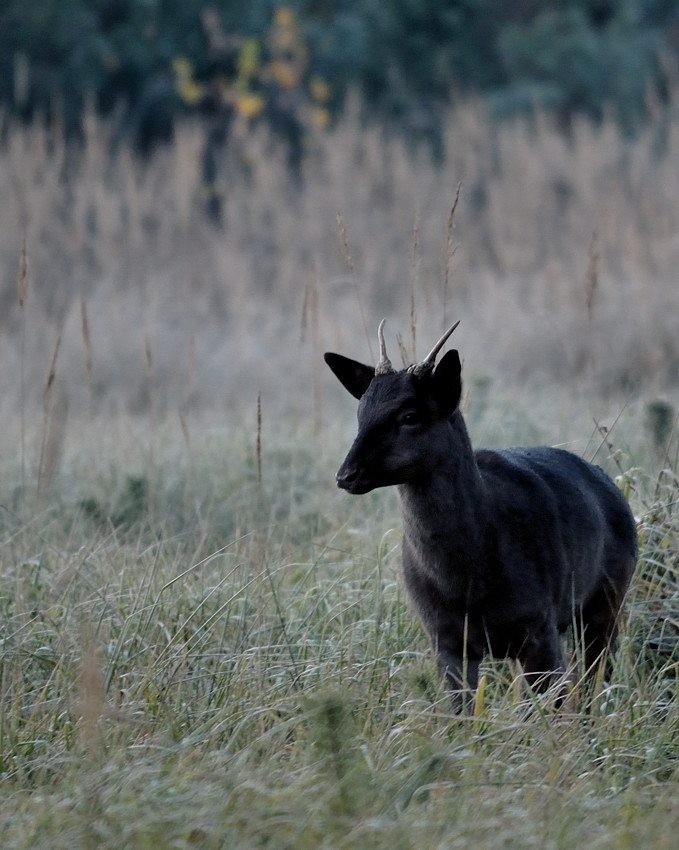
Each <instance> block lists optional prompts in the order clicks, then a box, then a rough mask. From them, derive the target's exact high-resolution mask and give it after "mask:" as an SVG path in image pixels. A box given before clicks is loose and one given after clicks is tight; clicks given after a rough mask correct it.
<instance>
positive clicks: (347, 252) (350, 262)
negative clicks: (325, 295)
mask: <svg viewBox="0 0 679 850" xmlns="http://www.w3.org/2000/svg"><path fill="white" fill-rule="evenodd" d="M337 226H338V227H339V233H340V242H341V244H342V253H343V254H344V259H345V261H346V264H347V266H348V267H349V271H350V272H351V281H352V285H353V288H354V292H355V294H356V302H357V304H358V309H359V312H360V315H361V322H362V324H363V332H364V333H365V337H366V340H367V342H368V350H369V351H370V357H371V359H372V354H373V350H372V342H371V334H370V331H369V329H368V321H367V319H366V316H365V310H364V308H363V298H362V297H361V290H360V289H359V286H358V279H357V277H356V269H355V267H354V258H353V255H352V253H351V249H350V247H349V236H348V235H347V228H346V225H345V224H344V218H343V217H342V213H337Z"/></svg>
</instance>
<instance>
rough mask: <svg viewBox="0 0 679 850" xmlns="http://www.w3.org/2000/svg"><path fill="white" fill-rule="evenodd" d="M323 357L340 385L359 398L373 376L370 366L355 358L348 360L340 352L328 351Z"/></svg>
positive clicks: (373, 372) (373, 371)
mask: <svg viewBox="0 0 679 850" xmlns="http://www.w3.org/2000/svg"><path fill="white" fill-rule="evenodd" d="M324 359H325V362H326V363H327V364H328V366H330V368H331V369H332V371H333V372H334V373H335V375H336V377H337V378H338V379H339V381H340V383H341V384H342V386H343V387H344V388H345V389H347V390H349V392H350V393H351V394H352V396H353V397H354V398H359V399H360V398H361V396H362V395H363V393H364V392H365V391H366V390H367V389H368V386H369V384H370V382H371V381H372V379H373V378H374V377H375V370H374V369H373V367H372V366H366V365H365V364H363V363H359V362H358V361H357V360H350V359H349V358H348V357H344V356H343V355H342V354H333V353H332V352H331V351H328V352H327V353H326V354H325V355H324Z"/></svg>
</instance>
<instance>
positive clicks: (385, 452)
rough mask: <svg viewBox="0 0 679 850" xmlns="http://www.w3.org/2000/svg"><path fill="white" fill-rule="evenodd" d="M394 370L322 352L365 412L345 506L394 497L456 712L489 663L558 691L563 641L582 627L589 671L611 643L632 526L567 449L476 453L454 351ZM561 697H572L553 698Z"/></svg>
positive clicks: (620, 503) (414, 583) (609, 486)
mask: <svg viewBox="0 0 679 850" xmlns="http://www.w3.org/2000/svg"><path fill="white" fill-rule="evenodd" d="M457 324H459V323H456V324H454V325H453V326H452V327H451V328H450V329H449V330H448V331H447V332H446V333H445V334H444V335H443V336H442V337H441V339H440V340H439V341H438V343H437V344H436V345H435V346H434V348H433V349H432V351H431V352H430V353H429V354H428V355H427V357H426V358H425V359H424V360H423V361H422V362H421V363H417V364H414V365H412V366H410V367H408V368H407V369H404V370H400V371H396V370H394V368H393V367H392V365H391V362H390V361H389V358H388V357H387V353H386V346H385V343H384V332H383V327H384V322H382V323H381V324H380V327H379V331H378V339H379V344H380V360H379V362H378V364H377V366H376V367H375V368H374V369H373V368H372V367H371V366H366V365H364V364H362V363H358V362H356V361H355V360H350V359H349V358H348V357H343V356H342V355H340V354H332V353H327V354H326V355H325V361H326V363H327V364H328V366H329V367H330V368H331V369H332V371H333V372H334V373H335V375H336V376H337V378H339V380H340V381H341V383H342V384H343V385H344V387H345V388H346V389H347V390H348V391H349V392H350V393H351V394H352V395H353V396H354V397H355V398H357V399H359V402H360V403H359V406H358V435H357V437H356V439H355V441H354V444H353V446H352V447H351V449H350V451H349V454H348V455H347V457H346V459H345V461H344V463H343V464H342V465H341V466H340V468H339V471H338V472H337V484H338V486H339V487H341V488H342V489H343V490H347V491H348V492H349V493H355V494H360V493H367V492H369V491H370V490H373V489H375V488H376V487H386V486H389V485H392V484H393V485H396V487H397V489H398V493H399V497H400V503H401V511H402V515H403V526H404V537H403V570H404V575H405V582H406V586H407V589H408V592H409V595H410V597H411V599H412V602H413V603H414V606H415V608H416V610H417V612H418V614H419V617H420V619H421V621H422V624H423V626H424V628H425V629H426V631H427V633H428V634H429V638H430V641H431V645H432V649H433V652H434V654H435V656H436V658H437V660H438V664H439V667H440V669H441V672H442V674H443V675H444V676H445V679H446V682H447V685H448V686H449V687H450V688H451V690H452V691H454V692H455V693H456V695H457V696H456V697H455V704H456V706H457V707H461V706H462V705H464V704H465V702H466V700H467V695H468V692H469V689H471V690H473V689H475V688H476V686H477V684H478V670H479V663H480V662H481V660H482V658H483V657H484V656H485V655H490V656H493V657H496V658H510V659H514V660H518V661H519V662H520V664H521V666H522V668H523V672H524V676H525V679H526V681H527V683H528V684H529V686H530V687H531V688H533V689H534V690H535V691H537V692H544V691H546V690H548V689H549V688H550V687H552V686H553V685H554V684H555V683H557V682H564V677H565V673H566V663H565V660H564V654H563V649H562V646H561V639H560V636H561V635H562V634H563V633H564V632H565V631H566V630H567V629H568V628H569V627H570V626H574V628H575V632H576V636H577V642H578V645H579V646H582V647H584V663H585V668H586V669H587V670H588V671H593V670H595V669H597V667H598V664H599V662H600V661H601V660H602V659H603V658H604V656H605V655H606V654H607V652H608V651H609V650H610V649H611V646H612V644H613V642H614V640H615V637H616V633H617V626H618V617H619V613H620V608H621V605H622V602H623V598H624V596H625V592H626V590H627V586H628V584H629V582H630V579H631V576H632V572H633V570H634V566H635V563H636V555H637V535H636V527H635V522H634V518H633V516H632V513H631V511H630V509H629V506H628V505H627V502H626V501H625V499H624V497H623V496H622V494H621V493H620V491H619V490H618V488H617V487H616V486H615V484H614V483H613V482H612V481H611V480H610V479H609V478H608V477H607V476H606V475H605V474H604V473H603V472H602V471H601V469H599V467H597V466H593V465H592V464H590V463H587V462H586V461H584V460H582V458H580V457H577V456H576V455H574V454H571V453H570V452H567V451H564V450H562V449H555V448H547V447H542V446H541V447H535V448H509V449H503V450H500V451H487V450H481V451H474V450H473V449H472V446H471V442H470V440H469V435H468V433H467V428H466V426H465V422H464V419H463V417H462V413H461V412H460V408H459V403H460V395H461V392H462V381H461V366H460V358H459V356H458V353H457V351H448V352H447V353H446V354H445V355H444V356H443V357H442V358H441V361H440V363H439V364H438V366H435V361H436V357H437V355H438V353H439V351H440V350H441V348H442V347H443V345H444V343H445V342H446V340H447V339H448V337H449V336H450V334H451V333H452V332H453V331H454V330H455V328H456V327H457ZM559 692H560V694H561V696H563V694H564V693H565V684H564V685H562V687H561V688H560V689H559Z"/></svg>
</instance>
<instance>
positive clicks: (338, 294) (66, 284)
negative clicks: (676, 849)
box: [0, 104, 679, 850]
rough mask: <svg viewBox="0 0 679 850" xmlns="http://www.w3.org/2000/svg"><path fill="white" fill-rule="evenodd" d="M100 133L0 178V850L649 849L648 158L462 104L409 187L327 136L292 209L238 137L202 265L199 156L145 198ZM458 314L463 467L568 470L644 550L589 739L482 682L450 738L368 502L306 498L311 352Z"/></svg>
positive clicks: (670, 154)
mask: <svg viewBox="0 0 679 850" xmlns="http://www.w3.org/2000/svg"><path fill="white" fill-rule="evenodd" d="M106 133H107V128H106V127H105V126H101V125H99V124H98V123H97V122H96V121H94V119H92V120H91V121H90V126H89V130H88V144H87V147H86V148H85V150H84V151H83V154H82V157H81V159H80V160H79V161H77V162H73V161H71V160H70V159H69V155H68V152H67V151H66V150H63V149H61V148H60V147H59V144H58V141H57V140H55V139H50V138H48V136H47V134H46V133H45V132H43V131H41V130H40V129H38V128H33V129H31V130H27V129H22V128H18V127H15V128H11V129H10V131H9V133H8V134H7V136H6V139H5V142H4V146H3V147H2V148H0V185H1V187H2V194H3V199H4V200H3V205H1V206H0V224H2V227H0V252H1V256H2V260H3V264H2V268H3V269H4V277H3V278H2V287H1V289H0V293H1V295H0V297H1V299H2V310H1V311H0V355H1V356H2V363H3V369H2V376H3V377H2V392H0V422H1V423H2V432H1V436H0V472H1V475H2V477H1V481H2V483H1V484H0V612H1V620H0V626H1V629H2V633H1V635H0V638H1V642H0V775H1V776H2V782H3V791H4V793H3V796H2V801H0V828H1V830H2V835H3V846H6V847H11V848H29V847H31V848H32V847H54V848H59V847H69V848H73V847H83V848H85V847H94V846H96V847H104V848H106V847H111V848H118V847H134V848H145V847H186V848H189V847H204V848H218V847H227V846H228V847H239V848H241V847H242V848H250V847H252V848H255V847H261V846H265V845H268V846H272V847H295V848H301V850H304V848H318V847H328V848H330V847H332V848H341V847H347V848H348V847H356V846H361V847H404V848H405V847H412V846H416V845H417V846H423V847H456V846H459V847H466V846H478V847H489V848H494V847H507V846H521V847H523V846H526V847H529V846H539V847H555V848H556V847H571V846H573V845H574V844H576V843H578V842H580V843H585V842H586V843H587V844H588V846H592V847H595V848H596V847H601V848H604V847H605V848H609V847H626V846H641V845H643V846H653V847H659V848H662V847H670V846H671V847H673V846H674V844H675V838H676V831H677V827H678V826H679V817H678V815H677V811H676V807H675V805H674V800H675V798H676V793H677V782H678V776H677V764H676V739H677V734H678V732H679V716H678V712H677V704H678V701H677V675H676V674H677V663H678V661H677V655H676V643H677V636H678V633H679V624H678V623H677V617H676V606H677V598H678V595H679V576H678V575H677V570H678V561H677V547H678V543H679V523H678V522H677V510H676V505H677V493H679V485H678V482H677V479H676V469H677V464H676V460H677V434H676V413H675V410H676V404H677V399H676V394H677V389H676V380H675V379H676V371H675V370H676V362H677V343H676V334H675V332H674V330H673V329H674V328H675V327H676V326H677V322H676V318H677V316H676V311H677V304H676V299H675V297H674V289H673V278H672V269H673V265H672V264H673V261H674V255H675V254H676V250H677V247H678V246H677V243H676V233H677V228H676V220H675V217H676V209H675V205H674V203H673V194H672V193H673V191H674V193H675V194H674V197H676V191H675V190H676V188H677V187H676V185H675V184H676V182H677V176H676V173H675V171H676V169H674V168H673V167H672V164H673V160H676V153H677V151H676V147H677V128H676V127H675V126H674V124H672V123H670V124H668V125H667V126H663V127H661V126H656V127H652V128H650V129H649V131H648V134H647V135H645V136H642V137H640V138H638V139H637V140H635V141H623V140H621V139H620V138H619V137H618V136H617V134H616V133H615V131H614V129H613V127H612V125H608V124H604V125H603V126H601V127H598V128H595V127H593V126H591V125H588V124H585V123H583V124H581V125H577V126H576V127H575V128H574V133H573V137H572V138H571V139H569V140H564V139H563V138H562V137H561V136H559V135H558V134H557V133H556V132H555V131H554V130H553V129H552V128H551V127H550V125H549V122H548V121H547V120H546V119H542V118H540V119H539V120H536V121H535V122H533V123H532V124H530V125H529V124H521V123H517V124H506V125H501V126H494V125H492V124H491V123H490V122H489V121H488V120H487V119H486V117H485V116H484V114H483V112H482V110H481V109H480V108H479V107H478V106H476V105H474V104H468V105H466V106H464V107H461V108H460V109H458V110H457V111H456V112H455V113H454V114H452V115H451V117H450V124H449V128H448V133H447V137H446V151H447V158H446V163H445V165H444V167H443V170H442V171H441V172H437V171H436V170H435V169H434V168H433V167H432V166H431V165H430V163H429V162H428V161H427V159H426V157H425V156H424V155H423V156H422V157H417V156H416V157H415V158H411V157H409V155H408V154H407V153H406V151H405V150H404V149H403V148H402V146H401V145H400V143H399V142H398V141H397V140H394V139H389V138H386V137H384V136H383V135H381V134H380V133H379V132H378V131H377V130H375V129H371V128H361V127H359V126H358V123H357V122H356V121H354V120H353V119H351V117H349V118H347V120H346V121H344V122H343V123H342V124H341V125H340V126H338V127H337V128H336V130H334V131H333V133H332V134H331V135H329V136H328V137H323V138H320V139H318V140H316V142H315V145H316V147H315V148H314V149H312V150H311V151H310V154H309V159H308V163H307V172H306V174H305V183H304V187H303V189H302V190H301V192H300V193H295V192H294V191H292V190H291V188H290V186H288V185H287V182H286V176H285V171H284V168H283V166H282V164H281V163H280V162H279V161H278V157H277V154H276V151H275V149H272V148H270V147H269V142H268V140H267V139H266V138H265V137H264V136H256V137H255V138H253V139H252V140H250V141H249V144H248V148H247V150H245V151H244V152H243V153H244V154H245V155H247V157H248V160H249V162H250V168H249V171H248V174H247V175H244V174H243V173H242V172H241V170H239V169H235V166H234V163H233V162H229V160H228V159H227V161H226V162H225V166H227V167H230V168H232V169H233V170H231V171H229V172H227V173H228V174H229V175H230V179H229V181H228V187H229V192H228V194H227V198H226V200H227V219H226V226H225V228H224V229H223V230H218V229H215V228H214V227H213V226H212V225H210V224H209V223H208V222H207V221H206V219H205V217H204V215H203V214H202V211H201V196H200V188H199V186H198V183H197V173H198V172H197V163H198V151H199V148H200V131H199V128H198V127H193V126H187V127H184V128H182V129H181V131H180V133H179V135H178V139H177V143H176V145H175V146H174V147H172V148H171V149H168V150H166V151H164V152H162V153H160V154H159V155H158V156H157V157H156V158H155V159H154V160H153V161H152V162H151V163H150V164H149V165H148V167H147V169H145V170H140V169H139V167H138V165H137V164H136V163H135V162H134V161H133V160H131V159H129V158H127V157H126V155H125V154H124V153H123V154H121V155H120V158H119V159H118V160H117V161H115V162H113V163H112V162H110V161H109V159H108V155H107V152H106ZM661 142H662V144H660V143H661ZM663 146H664V148H663ZM227 157H228V155H227ZM459 183H461V189H460V194H459V201H458V200H456V198H457V195H456V193H457V187H458V184H459ZM453 209H454V214H453V213H452V212H451V210H453ZM338 217H339V221H340V224H339V225H338ZM594 232H596V237H594V235H593V234H594ZM24 239H25V240H26V246H27V248H26V253H25V254H22V250H21V246H22V242H23V240H24ZM17 280H18V281H19V283H20V286H19V293H17ZM453 314H454V316H455V317H458V318H462V320H463V323H462V325H461V326H460V329H459V330H458V332H457V334H456V336H457V335H458V334H459V339H458V340H457V344H458V345H459V347H460V350H461V351H462V353H463V355H464V357H465V360H466V365H465V379H466V388H467V395H468V398H467V400H466V402H465V406H466V412H467V417H468V420H469V422H470V428H471V431H472V434H473V437H474V440H475V442H476V443H477V444H481V443H486V444H498V443H502V444H509V443H514V442H543V441H544V442H550V443H556V442H560V443H564V444H566V445H567V446H568V447H570V448H573V449H574V450H576V451H578V452H580V453H582V454H584V455H585V456H586V457H588V458H594V459H596V460H597V462H600V463H602V464H603V465H604V466H605V467H606V468H607V469H608V471H609V472H611V474H613V475H615V476H616V477H617V480H618V483H619V485H620V486H621V487H622V488H623V490H624V491H625V493H626V495H627V496H628V497H629V498H630V501H631V502H632V505H633V508H634V510H635V514H636V515H637V516H638V520H639V530H640V541H641V558H640V564H639V568H638V572H637V576H636V577H635V580H634V584H633V587H632V590H631V592H630V598H629V602H628V605H627V608H626V615H625V622H624V623H623V629H622V637H621V642H620V648H619V651H618V653H617V654H616V656H615V660H614V668H613V672H612V674H611V677H610V679H608V680H607V681H605V682H601V686H600V688H599V691H598V693H597V696H596V698H595V699H594V702H593V704H592V705H591V706H590V707H589V710H588V711H585V709H584V707H583V704H582V703H581V701H580V696H581V694H580V688H579V686H576V688H575V692H574V694H573V698H572V700H571V701H570V702H569V706H568V708H567V710H565V711H563V712H560V713H558V714H552V713H550V712H549V711H547V710H546V709H545V707H544V706H543V705H541V704H540V703H536V702H534V701H532V700H531V699H530V698H529V697H527V696H526V694H525V693H524V692H523V691H522V690H521V687H520V683H519V681H518V679H516V678H515V676H514V673H513V671H512V670H511V669H510V668H509V667H508V666H507V665H504V664H501V663H497V662H488V663H487V664H486V665H485V666H484V669H483V673H484V683H485V684H484V688H483V690H482V692H481V693H480V695H479V698H478V699H477V702H476V706H475V711H474V713H473V714H472V715H471V716H467V717H463V718H458V717H455V716H454V715H452V714H451V712H450V709H449V705H448V703H447V700H446V697H445V694H444V693H443V692H442V690H441V686H440V683H439V681H438V677H437V675H436V671H435V667H434V664H433V663H432V662H431V659H430V657H429V654H428V650H427V643H426V638H425V636H424V635H423V634H422V632H421V630H420V628H419V626H418V625H417V623H416V622H415V621H414V618H413V616H412V613H411V612H410V610H409V608H408V605H407V602H406V600H405V599H404V595H403V589H402V585H401V582H400V578H399V546H400V530H399V519H398V513H397V508H396V503H395V497H394V494H393V493H392V492H390V491H381V492H377V493H372V494H369V495H368V496H365V497H361V498H360V499H358V498H357V499H351V498H349V497H347V496H346V495H345V494H342V493H340V492H338V491H337V490H336V488H335V487H334V486H333V474H334V470H335V468H336V466H337V464H338V463H339V461H340V459H341V457H342V455H343V452H344V451H345V449H346V447H347V445H348V442H349V439H350V438H351V435H352V427H353V426H352V425H351V417H352V416H353V411H352V405H351V403H350V402H348V400H347V399H346V398H345V397H344V395H343V394H341V393H335V392H334V387H333V386H332V383H331V382H330V381H328V382H327V383H326V381H325V378H324V375H323V374H322V373H321V372H320V363H321V357H320V355H321V352H322V350H323V349H325V348H335V349H338V350H342V351H345V352H347V353H348V354H350V355H353V356H356V357H363V358H365V359H366V360H368V359H371V357H372V355H371V346H374V342H373V340H372V333H373V329H374V328H375V327H376V324H377V319H378V318H381V316H382V315H388V316H389V318H390V323H389V329H390V332H391V333H392V334H393V335H394V336H395V335H396V334H397V333H398V334H400V335H401V336H402V337H403V340H402V346H403V348H405V349H407V350H408V352H409V354H410V353H411V350H412V349H413V348H416V347H418V346H420V345H421V346H422V347H423V348H426V347H427V344H428V341H429V340H432V341H433V339H435V338H436V336H437V334H438V331H439V330H440V328H441V326H442V324H443V319H445V321H448V319H450V318H452V317H453ZM670 330H672V333H670ZM420 353H421V352H420ZM574 651H575V652H576V655H577V648H576V649H575V650H574ZM576 660H577V659H576Z"/></svg>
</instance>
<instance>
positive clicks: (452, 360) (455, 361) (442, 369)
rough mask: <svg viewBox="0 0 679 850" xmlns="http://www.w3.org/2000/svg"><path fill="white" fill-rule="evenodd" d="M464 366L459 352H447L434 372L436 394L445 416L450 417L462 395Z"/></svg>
mask: <svg viewBox="0 0 679 850" xmlns="http://www.w3.org/2000/svg"><path fill="white" fill-rule="evenodd" d="M461 375H462V365H461V364H460V355H459V354H458V353H457V351H447V352H446V353H445V354H444V355H443V357H442V358H441V362H440V363H439V364H438V366H437V367H436V369H435V370H434V376H433V380H434V394H435V396H436V401H437V402H438V404H439V407H440V408H441V412H442V413H443V415H444V416H450V414H451V413H452V412H453V411H454V410H455V408H456V407H457V406H458V404H459V403H460V396H461V395H462V377H461Z"/></svg>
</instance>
